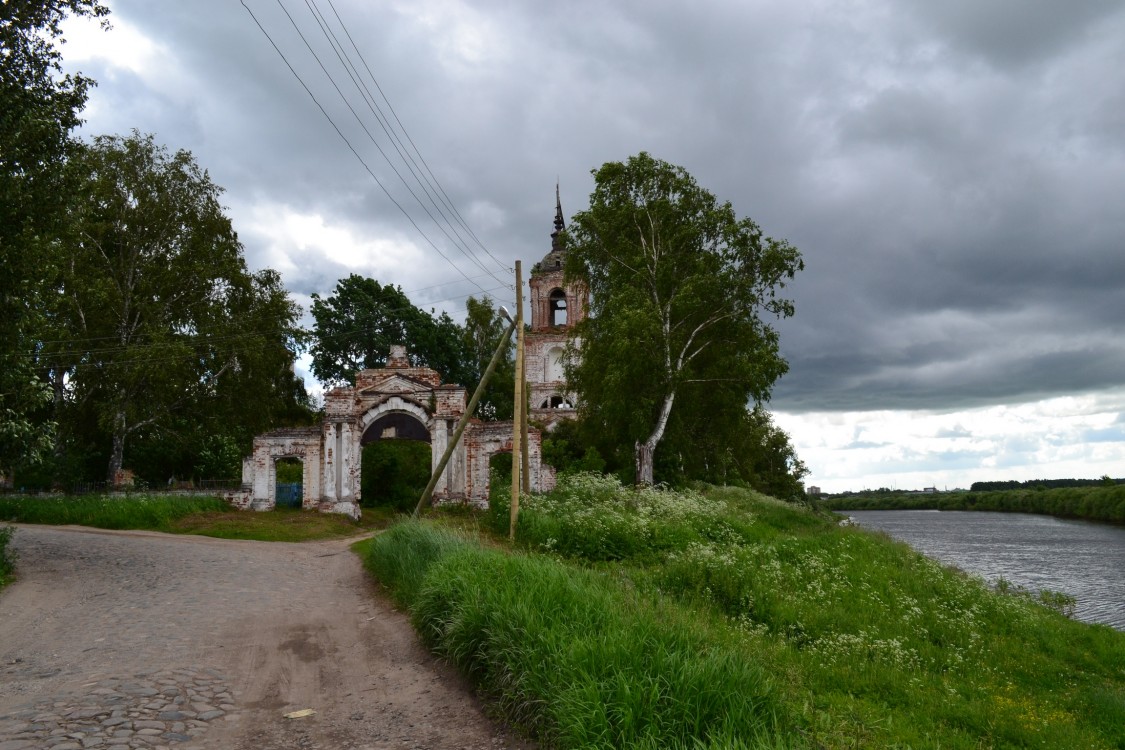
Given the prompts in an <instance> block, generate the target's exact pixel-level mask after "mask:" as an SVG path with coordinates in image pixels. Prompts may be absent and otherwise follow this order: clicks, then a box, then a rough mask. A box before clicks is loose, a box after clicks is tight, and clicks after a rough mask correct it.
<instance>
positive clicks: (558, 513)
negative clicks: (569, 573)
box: [517, 473, 730, 560]
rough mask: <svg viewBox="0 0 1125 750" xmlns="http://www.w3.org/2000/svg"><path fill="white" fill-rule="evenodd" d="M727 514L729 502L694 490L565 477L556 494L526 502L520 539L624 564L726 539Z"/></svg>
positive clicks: (589, 475)
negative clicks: (669, 551)
mask: <svg viewBox="0 0 1125 750" xmlns="http://www.w3.org/2000/svg"><path fill="white" fill-rule="evenodd" d="M725 515H726V505H725V503H722V502H713V501H710V500H708V499H706V498H704V497H703V496H702V495H701V494H699V493H698V492H694V491H691V490H687V491H682V492H674V491H671V490H667V489H663V488H655V487H646V488H641V489H637V490H634V489H632V488H629V489H626V488H624V487H622V486H621V483H620V482H618V480H617V479H616V478H614V477H607V476H603V475H601V474H592V473H575V474H563V475H562V476H561V477H560V478H559V483H558V486H557V487H556V489H555V490H554V491H553V492H549V493H547V494H545V495H533V496H531V497H528V498H526V499H525V500H522V501H521V506H520V519H519V526H518V527H517V535H518V538H519V539H521V540H524V541H527V542H528V543H530V544H534V545H535V546H537V547H538V548H539V549H541V550H544V551H549V552H557V553H560V554H563V555H566V556H568V557H581V558H585V559H588V560H620V559H626V558H633V557H639V556H651V555H653V554H655V553H660V552H663V551H666V550H669V549H675V548H678V547H682V546H683V545H685V544H687V543H688V542H689V541H707V540H710V539H713V538H723V537H725V536H726V535H727V534H728V533H730V526H729V524H728V522H727V521H726V519H725Z"/></svg>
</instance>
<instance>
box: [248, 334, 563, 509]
mask: <svg viewBox="0 0 1125 750" xmlns="http://www.w3.org/2000/svg"><path fill="white" fill-rule="evenodd" d="M467 401H468V399H467V396H466V391H465V389H464V388H463V387H461V386H459V385H451V384H445V385H443V384H442V382H441V375H439V374H438V373H437V372H436V371H434V370H431V369H429V368H428V367H413V366H411V364H410V361H409V359H408V358H407V355H406V348H405V347H403V346H394V347H391V353H390V356H389V357H388V358H387V366H386V367H383V368H379V369H375V370H362V371H360V372H359V373H357V374H356V379H355V387H353V388H334V389H333V390H331V391H329V392H328V393H327V394H326V395H325V399H324V411H325V418H324V422H323V423H322V424H321V425H319V426H315V427H299V428H292V429H283V430H274V431H273V432H267V433H266V434H264V435H259V436H258V437H256V438H254V447H253V449H252V452H251V454H250V456H249V457H248V458H246V459H245V460H243V462H242V489H241V490H240V491H239V492H236V493H232V494H231V495H230V497H229V500H230V501H231V503H232V504H233V505H235V506H237V507H240V508H252V509H254V510H270V509H272V508H274V507H275V506H276V503H277V496H276V493H277V481H276V477H277V462H278V461H279V460H280V459H284V458H296V459H299V460H300V461H301V463H302V483H301V484H302V499H301V507H303V508H306V509H319V510H322V511H325V512H330V513H345V514H347V515H350V516H352V517H353V518H358V517H359V514H360V510H359V502H360V469H361V460H362V455H363V446H364V445H366V444H368V443H370V442H372V441H374V440H402V439H406V440H421V441H424V442H428V443H429V444H430V455H431V464H430V466H431V471H432V470H433V469H434V468H436V467H437V464H438V462H439V461H440V460H441V456H442V454H443V453H444V452H445V449H446V447H447V446H448V445H449V441H450V440H451V439H452V437H453V432H454V429H455V428H456V426H457V423H458V421H460V419H461V416H462V415H463V414H464V413H465V407H466V405H467ZM541 439H542V436H541V434H540V432H539V431H538V430H536V429H529V430H528V459H529V463H530V469H531V477H530V480H531V481H530V485H531V489H532V491H534V492H538V491H543V490H546V489H550V488H551V487H553V486H554V479H555V473H554V469H552V468H551V467H550V466H546V465H544V464H542V463H541V461H540V447H541ZM511 450H512V422H511V421H507V422H487V423H486V422H481V421H480V420H477V419H474V420H472V421H470V423H469V425H468V427H467V428H466V430H465V433H464V435H463V436H462V438H461V442H460V443H459V444H458V446H457V448H456V449H455V450H454V452H453V455H452V456H451V457H450V460H449V464H448V465H447V466H446V468H445V471H444V472H442V475H441V476H440V477H439V478H438V482H437V485H436V486H435V488H434V502H435V503H453V502H459V503H468V504H470V505H474V506H477V507H487V505H488V472H489V461H490V459H491V458H492V456H493V455H495V454H497V453H504V452H511Z"/></svg>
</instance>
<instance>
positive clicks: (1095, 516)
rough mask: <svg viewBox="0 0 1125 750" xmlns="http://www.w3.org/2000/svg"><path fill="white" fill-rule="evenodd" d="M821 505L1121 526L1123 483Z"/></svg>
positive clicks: (854, 498) (859, 498)
mask: <svg viewBox="0 0 1125 750" xmlns="http://www.w3.org/2000/svg"><path fill="white" fill-rule="evenodd" d="M1037 484H1038V483H1037ZM973 486H974V487H976V485H975V484H974V485H973ZM822 506H823V507H825V508H828V509H830V510H991V511H1001V512H1008V513H1040V514H1042V515H1048V516H1058V517H1059V518H1083V519H1087V520H1090V521H1106V522H1109V523H1125V484H1115V485H1113V486H1108V485H1103V484H1101V483H1099V482H1095V483H1094V485H1093V486H1081V487H1057V488H1055V489H1012V490H1000V491H991V492H977V491H969V492H943V493H929V494H916V493H892V494H879V495H866V496H864V495H848V496H842V497H832V498H828V499H826V500H824V501H822Z"/></svg>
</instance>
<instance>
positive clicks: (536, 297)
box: [229, 190, 587, 518]
mask: <svg viewBox="0 0 1125 750" xmlns="http://www.w3.org/2000/svg"><path fill="white" fill-rule="evenodd" d="M563 226H564V225H563V214H562V204H561V201H560V200H559V197H558V192H557V190H556V195H555V225H554V231H553V232H552V233H551V251H550V252H549V253H547V255H546V256H545V257H544V258H543V260H541V261H540V262H539V263H537V264H535V266H534V267H533V268H532V270H531V275H530V278H529V279H528V284H529V286H530V288H531V295H530V304H531V327H530V330H529V331H528V332H527V333H526V334H525V345H524V367H525V371H526V380H527V388H528V393H529V399H528V400H529V403H530V405H531V409H530V418H531V420H532V421H534V422H536V423H538V424H542V425H545V426H546V427H547V429H550V427H551V426H553V425H554V424H556V423H558V422H559V421H561V420H564V419H572V418H573V417H574V414H575V401H576V400H575V396H574V394H573V393H568V392H567V391H566V390H565V389H566V383H565V376H564V373H563V356H564V353H565V350H566V345H567V340H568V338H569V336H570V332H571V329H572V328H573V327H574V326H575V325H576V324H577V323H578V322H579V321H580V320H582V319H583V318H584V317H585V316H586V303H587V296H586V291H585V289H584V288H582V287H581V286H579V285H574V284H572V285H567V284H565V283H564V279H563V266H564V265H565V262H564V260H565V252H566V251H565V249H564V248H563V246H562V244H561V241H560V236H559V235H560V232H562V230H563ZM408 345H409V342H406V344H404V345H400V346H393V347H391V352H390V355H389V356H388V357H387V364H386V366H385V367H381V368H378V369H372V370H361V371H360V372H358V373H356V377H355V386H354V387H350V388H334V389H332V390H331V391H328V393H326V394H325V397H324V412H325V416H324V421H323V423H322V424H320V425H319V426H314V427H299V428H292V429H281V430H274V431H272V432H268V433H266V434H264V435H259V436H258V437H256V438H255V439H254V447H253V449H252V452H251V455H250V456H249V457H248V458H246V459H244V460H243V464H242V489H241V490H240V491H238V492H236V493H232V494H231V495H230V497H229V500H230V501H231V503H232V504H233V505H235V506H237V507H240V508H252V509H255V510H270V509H272V508H274V507H275V506H276V504H277V479H276V478H277V467H276V464H277V461H278V460H280V459H284V458H297V459H300V461H301V463H302V481H301V489H302V498H301V507H302V508H305V509H319V510H321V511H324V512H329V513H345V514H347V515H350V516H352V517H353V518H358V517H359V515H360V507H359V502H360V471H361V460H362V456H363V446H365V445H367V444H368V443H371V442H373V441H375V440H403V439H406V440H422V441H425V442H427V443H429V444H430V456H431V459H430V461H431V464H430V466H431V471H432V470H433V469H434V468H436V467H437V463H438V461H439V460H440V459H441V456H442V454H443V453H444V452H445V449H446V447H447V446H448V445H449V441H450V440H451V439H452V436H453V431H454V428H455V427H456V426H457V423H458V421H459V420H460V419H461V416H462V415H463V414H464V413H465V407H466V405H467V404H468V400H469V395H470V394H468V393H467V391H466V389H465V388H464V387H462V386H460V385H456V384H453V383H442V379H441V374H440V373H438V372H436V371H434V370H431V369H430V368H428V367H414V366H412V365H411V364H410V360H409V358H408V357H407V346H408ZM542 437H543V436H542V433H541V432H540V431H539V430H537V429H534V428H531V429H529V430H528V459H529V464H530V474H531V476H530V485H531V488H532V490H533V491H544V490H548V489H551V488H552V487H553V486H554V483H555V471H554V469H553V468H552V467H550V466H548V465H546V464H544V463H542V460H541V446H542ZM511 451H512V422H511V421H505V422H482V421H480V420H478V419H473V420H472V421H471V422H470V423H469V426H468V428H467V429H466V430H465V433H464V435H463V436H462V438H461V442H460V444H459V445H458V446H457V448H456V449H455V451H454V452H453V455H452V457H451V458H450V461H449V464H448V465H447V466H446V468H445V471H444V472H443V473H442V475H441V477H440V478H439V479H438V482H437V485H436V487H435V488H434V502H435V503H468V504H470V505H474V506H477V507H486V506H487V505H488V477H489V461H490V459H491V458H492V456H493V455H495V454H497V453H504V452H511Z"/></svg>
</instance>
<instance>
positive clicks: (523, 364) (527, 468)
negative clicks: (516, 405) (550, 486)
mask: <svg viewBox="0 0 1125 750" xmlns="http://www.w3.org/2000/svg"><path fill="white" fill-rule="evenodd" d="M519 348H520V368H521V369H520V381H521V382H522V383H523V385H524V403H523V419H521V420H520V455H521V456H523V491H524V493H525V494H528V495H530V494H531V457H530V455H529V451H528V450H527V413H528V412H529V411H531V404H529V403H528V400H527V399H528V398H530V397H531V394H530V392H529V390H530V389H528V387H527V357H526V356H525V355H524V350H523V330H522V329H521V330H520V336H519Z"/></svg>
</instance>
